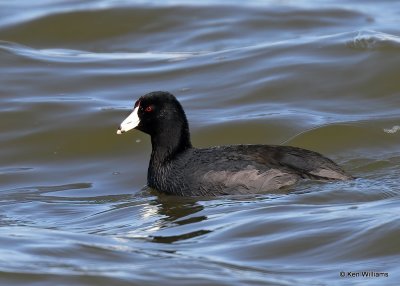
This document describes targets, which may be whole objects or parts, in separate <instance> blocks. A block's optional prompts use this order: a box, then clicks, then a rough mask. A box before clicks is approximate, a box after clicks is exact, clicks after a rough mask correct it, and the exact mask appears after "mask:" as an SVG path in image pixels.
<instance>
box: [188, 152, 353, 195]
mask: <svg viewBox="0 0 400 286" xmlns="http://www.w3.org/2000/svg"><path fill="white" fill-rule="evenodd" d="M193 155H194V156H193V157H192V160H191V163H192V164H189V166H187V167H188V169H187V170H188V171H190V172H189V173H190V177H191V179H190V180H191V182H196V184H197V186H196V188H197V189H199V190H203V191H204V193H208V194H209V193H210V192H212V193H214V194H224V193H228V194H233V193H257V192H271V191H274V190H278V189H281V188H283V187H287V186H291V185H293V184H295V183H296V182H297V181H298V180H300V179H301V178H312V179H318V180H346V179H350V178H351V176H349V175H347V174H346V173H345V172H344V171H343V170H342V169H341V168H340V167H339V166H338V165H336V164H335V163H334V162H333V161H332V160H330V159H328V158H326V157H323V156H322V155H321V154H319V153H316V152H313V151H309V150H305V149H301V148H296V147H290V146H274V145H237V146H221V147H215V148H209V149H198V151H197V152H195V154H193ZM191 166H193V167H191Z"/></svg>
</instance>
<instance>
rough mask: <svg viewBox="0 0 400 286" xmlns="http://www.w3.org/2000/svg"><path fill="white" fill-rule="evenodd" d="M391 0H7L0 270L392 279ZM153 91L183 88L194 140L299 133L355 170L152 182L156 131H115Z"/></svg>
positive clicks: (137, 276)
mask: <svg viewBox="0 0 400 286" xmlns="http://www.w3.org/2000/svg"><path fill="white" fill-rule="evenodd" d="M399 14H400V6H399V5H398V4H397V2H396V1H390V0H386V1H379V3H378V2H377V1H363V3H360V2H359V1H248V2H246V3H245V4H243V3H242V2H240V1H229V2H226V1H208V2H204V3H203V4H198V3H196V2H191V1H166V2H165V1H163V2H161V1H151V2H145V1H136V2H135V1H110V0H107V1H106V0H104V1H95V2H87V1H61V0H60V1H46V0H40V1H33V2H32V3H27V2H26V1H12V2H11V1H5V2H2V3H0V58H1V65H0V69H1V71H0V72H1V76H0V83H1V97H0V103H1V104H0V117H1V119H0V126H1V131H2V132H1V136H0V142H1V149H0V158H1V161H0V245H1V247H0V282H1V283H0V284H2V285H3V284H4V285H160V284H162V285H396V284H397V283H398V281H399V280H400V275H399V273H400V267H399V261H400V244H399V242H398V241H399V239H398V238H399V237H400V221H399V219H398V213H399V211H398V210H399V204H400V198H399V179H398V174H399V173H400V167H399V164H400V147H399V146H400V145H399V143H400V111H399V110H400V85H399V74H400V65H399V64H398V63H399V62H400V30H399V27H398V16H399ZM154 90H167V91H170V92H172V93H174V94H175V95H176V96H177V97H178V99H179V100H180V101H181V102H182V104H183V106H184V108H185V110H186V113H187V115H188V119H189V122H190V127H191V133H192V142H193V144H194V145H195V146H199V147H205V146H213V145H222V144H251V143H263V144H286V145H294V146H299V147H304V148H308V149H312V150H315V151H318V152H322V153H323V154H325V155H327V156H329V157H330V158H332V159H334V160H335V161H337V162H338V163H339V164H341V165H342V166H343V167H344V168H345V169H346V170H347V171H348V172H350V173H351V174H353V175H354V176H356V177H358V179H356V180H354V181H350V182H340V183H330V184H322V183H314V182H306V183H304V184H301V185H299V186H297V187H296V188H295V189H294V190H292V192H290V193H289V194H275V195H270V194H261V195H257V196H250V197H219V198H178V197H169V196H165V195H161V194H159V193H157V192H155V191H152V190H149V189H147V188H145V184H146V173H147V165H148V160H149V155H150V148H151V146H150V140H149V138H148V136H146V135H145V134H142V133H139V132H130V133H128V134H126V135H124V136H117V135H116V134H115V131H116V128H117V126H118V125H119V123H120V122H121V120H123V119H124V118H125V116H126V115H127V114H128V113H129V111H130V109H131V108H132V105H133V103H134V101H135V100H136V99H137V98H138V97H139V96H141V95H143V94H145V93H147V92H150V91H154ZM363 271H364V272H365V273H364V274H363ZM341 272H344V277H341V275H340V274H341ZM363 275H364V276H368V275H369V276H370V277H363ZM352 276H358V277H352ZM371 276H372V277H371Z"/></svg>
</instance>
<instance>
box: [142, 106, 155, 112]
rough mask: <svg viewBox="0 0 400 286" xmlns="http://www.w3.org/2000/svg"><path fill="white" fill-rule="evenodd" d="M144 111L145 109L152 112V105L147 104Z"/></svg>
mask: <svg viewBox="0 0 400 286" xmlns="http://www.w3.org/2000/svg"><path fill="white" fill-rule="evenodd" d="M144 111H146V112H152V111H153V107H151V106H147V107H146V109H145V110H144Z"/></svg>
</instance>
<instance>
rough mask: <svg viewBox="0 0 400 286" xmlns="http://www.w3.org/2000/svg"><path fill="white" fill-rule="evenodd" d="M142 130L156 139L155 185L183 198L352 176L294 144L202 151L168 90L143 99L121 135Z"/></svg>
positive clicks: (151, 182)
mask: <svg viewBox="0 0 400 286" xmlns="http://www.w3.org/2000/svg"><path fill="white" fill-rule="evenodd" d="M134 128H135V129H138V130H140V131H143V132H145V133H147V134H149V135H150V136H151V144H152V152H151V158H150V164H149V169H148V173H147V184H148V186H149V187H151V188H153V189H156V190H158V191H160V192H164V193H167V194H173V195H180V196H210V195H227V194H249V193H262V192H273V191H276V190H279V189H281V188H284V187H287V186H291V185H293V184H295V183H297V182H298V181H299V180H301V179H314V180H323V181H330V180H347V179H351V178H352V177H351V176H350V175H348V174H346V173H345V172H344V171H343V170H342V169H341V168H340V167H339V166H338V165H336V164H335V163H334V162H333V161H331V160H330V159H328V158H325V157H323V156H322V155H321V154H319V153H316V152H313V151H309V150H305V149H301V148H296V147H290V146H275V145H231V146H218V147H211V148H204V149H198V148H194V147H192V144H191V142H190V134H189V125H188V122H187V119H186V115H185V112H184V111H183V108H182V106H181V104H180V103H179V102H178V100H177V99H176V98H175V96H173V95H172V94H170V93H168V92H163V91H156V92H151V93H148V94H146V95H144V96H142V97H140V98H139V99H138V100H137V101H136V103H135V107H134V109H133V112H132V113H131V114H130V115H129V116H128V117H127V118H126V119H125V120H124V121H123V122H122V123H121V126H120V127H119V129H118V131H117V134H122V133H124V132H127V131H129V130H131V129H134Z"/></svg>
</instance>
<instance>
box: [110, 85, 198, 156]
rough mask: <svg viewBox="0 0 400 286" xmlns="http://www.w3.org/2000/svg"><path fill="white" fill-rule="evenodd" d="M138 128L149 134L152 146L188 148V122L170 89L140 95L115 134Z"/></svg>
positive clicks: (189, 145)
mask: <svg viewBox="0 0 400 286" xmlns="http://www.w3.org/2000/svg"><path fill="white" fill-rule="evenodd" d="M131 129H137V130H140V131H142V132H145V133H147V134H149V135H150V136H151V138H152V144H153V149H154V148H155V147H159V146H163V147H168V149H171V148H172V149H175V148H187V147H191V144H190V135H189V125H188V122H187V119H186V115H185V112H184V111H183V108H182V106H181V104H180V103H179V102H178V100H177V99H176V98H175V96H173V95H172V94H171V93H169V92H164V91H155V92H151V93H148V94H146V95H143V96H142V97H140V98H139V99H138V100H137V101H136V103H135V106H134V109H133V111H132V113H131V114H130V115H129V116H128V117H127V118H126V119H125V120H124V121H123V122H122V123H121V125H120V127H119V128H118V131H117V134H122V133H124V132H127V131H129V130H131Z"/></svg>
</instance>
